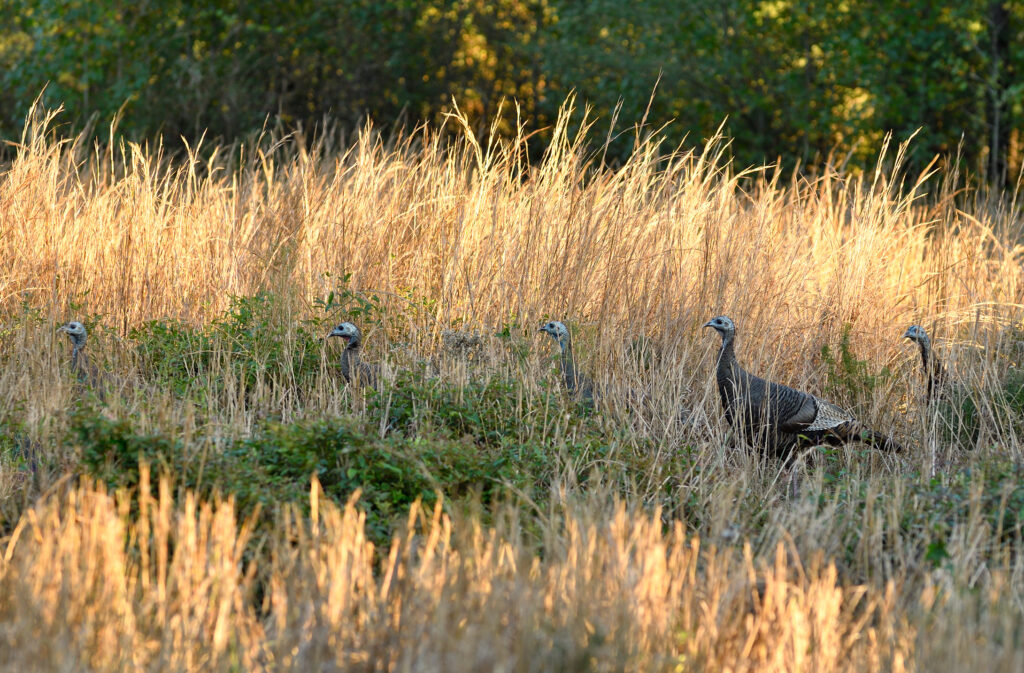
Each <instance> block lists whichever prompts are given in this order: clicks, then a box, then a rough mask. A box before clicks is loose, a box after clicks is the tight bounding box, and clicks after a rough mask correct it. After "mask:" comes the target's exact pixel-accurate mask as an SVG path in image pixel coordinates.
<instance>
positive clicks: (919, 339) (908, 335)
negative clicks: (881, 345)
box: [903, 325, 931, 348]
mask: <svg viewBox="0 0 1024 673" xmlns="http://www.w3.org/2000/svg"><path fill="white" fill-rule="evenodd" d="M903 338H904V339H910V340H911V341H913V342H914V343H916V344H918V345H920V346H924V347H925V348H927V347H928V346H929V345H931V339H929V338H928V333H927V332H925V331H924V328H923V327H921V326H920V325H911V326H910V327H908V328H907V331H906V332H904V333H903Z"/></svg>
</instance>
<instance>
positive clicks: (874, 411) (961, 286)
mask: <svg viewBox="0 0 1024 673" xmlns="http://www.w3.org/2000/svg"><path fill="white" fill-rule="evenodd" d="M569 118H570V117H569V115H568V112H567V114H566V115H565V116H564V117H563V119H562V122H561V123H560V125H559V126H558V127H557V128H556V129H555V130H554V133H553V141H552V143H551V146H550V148H549V149H548V150H547V152H546V154H545V155H544V158H543V160H541V161H536V160H535V161H532V162H531V161H529V160H528V155H529V142H530V141H529V131H530V130H531V129H527V128H524V129H521V132H520V134H519V136H518V137H517V138H514V139H512V140H510V141H507V142H503V143H498V142H494V143H492V144H481V143H479V142H478V141H477V140H476V139H475V136H474V134H473V132H472V131H471V130H470V127H469V125H467V124H466V123H465V122H464V120H462V119H460V118H459V117H457V116H455V117H452V118H451V119H450V121H449V125H448V126H447V127H446V128H444V129H437V128H425V129H419V130H417V131H415V132H412V133H408V134H404V135H394V136H386V137H383V136H381V135H379V134H377V133H375V132H374V130H373V129H372V128H366V129H364V130H363V131H362V132H361V133H359V134H355V135H351V136H345V135H342V134H340V133H324V134H322V135H321V136H320V139H319V140H318V141H316V142H309V141H308V140H307V139H305V138H303V137H302V136H301V135H291V136H278V135H275V134H273V133H268V134H266V135H265V136H263V137H260V138H254V139H253V140H252V142H250V143H245V144H238V145H234V146H225V147H222V148H218V149H216V151H215V150H214V149H212V148H210V147H199V148H195V151H194V152H193V153H191V154H189V155H180V156H179V155H175V156H164V153H163V152H162V150H161V149H160V148H159V147H152V146H148V147H140V146H135V145H130V144H125V143H116V144H114V145H110V146H106V145H102V146H89V145H88V144H87V143H85V142H82V141H81V140H80V139H79V140H78V141H75V140H74V139H72V140H69V141H60V140H58V137H57V135H56V133H55V132H54V131H53V129H54V128H55V126H54V120H53V118H52V117H47V116H45V115H38V116H34V117H32V118H30V119H29V122H28V123H27V125H26V131H25V136H24V138H23V139H22V143H21V145H20V147H19V148H18V149H17V152H16V156H15V158H14V160H13V162H12V163H10V164H9V165H7V166H5V167H3V172H2V173H0V323H2V324H0V664H2V665H3V667H4V668H5V669H6V670H19V671H31V670H47V671H49V670H76V671H80V670H90V671H91V670H95V671H122V670H182V671H207V670H230V671H238V670H245V671H249V670H267V671H284V670H296V671H310V670H366V671H385V670H387V671H392V670H393V671H450V672H457V671H482V670H502V671H591V670H593V671H673V672H676V671H708V670H714V671H718V670H721V671H759V672H760V671H876V670H878V671H928V672H936V671H957V672H959V671H963V670H977V671H1019V670H1022V669H1024V612H1022V611H1024V603H1022V599H1024V539H1022V534H1024V483H1022V476H1024V472H1022V471H1021V469H1020V464H1021V459H1022V446H1024V445H1022V441H1021V439H1022V437H1024V434H1022V432H1024V375H1022V374H1021V373H1020V371H1019V370H1020V368H1021V366H1022V362H1024V328H1022V325H1021V321H1022V317H1024V311H1022V304H1024V268H1022V266H1021V264H1022V261H1024V247H1022V246H1021V243H1022V242H1024V236H1022V233H1024V231H1022V230H1024V224H1022V219H1021V212H1020V208H1019V206H1018V204H1017V203H1016V201H1015V196H1016V195H1015V194H1012V193H1008V194H991V193H988V192H985V191H979V190H977V189H972V188H971V187H970V185H971V181H970V179H969V177H966V176H963V175H960V174H959V173H958V172H957V168H956V165H955V163H948V164H947V163H946V162H943V161H938V162H936V164H934V166H933V168H932V169H930V170H929V171H927V172H926V173H925V174H922V175H916V174H907V173H906V172H905V171H904V169H903V166H902V161H901V156H900V155H901V148H900V147H898V146H897V145H896V144H895V143H894V144H892V145H888V144H887V145H886V146H885V147H880V148H878V149H879V162H878V166H879V168H878V170H877V171H876V172H874V173H869V174H864V175H846V174H844V173H842V172H839V171H837V170H834V169H832V168H825V169H822V170H819V171H818V172H817V173H815V174H814V176H811V177H806V176H805V177H796V178H795V177H793V176H791V175H787V174H782V173H780V172H778V171H777V170H775V169H774V168H772V167H752V168H748V167H741V166H736V165H733V164H731V163H730V161H729V159H728V157H729V144H728V142H727V141H726V140H725V139H723V138H720V137H713V138H711V139H709V140H707V141H704V142H702V143H701V147H703V148H704V149H703V150H690V149H688V148H685V147H684V148H679V149H673V148H672V147H667V146H665V145H663V144H662V143H660V141H659V139H658V136H657V135H643V134H640V135H638V136H637V141H636V145H635V150H634V152H633V154H632V156H631V157H630V158H629V160H628V161H627V162H625V163H624V164H621V165H620V164H616V165H606V164H605V163H603V161H602V156H603V155H602V152H601V142H602V139H603V138H604V134H605V132H606V131H605V129H604V128H603V127H601V126H600V125H599V124H597V125H594V126H592V127H590V128H584V130H583V131H576V130H570V125H569V122H568V120H569ZM720 314H726V315H728V316H730V317H731V318H733V320H734V321H735V322H736V324H737V325H738V334H739V336H738V347H737V353H738V356H739V358H740V360H741V362H743V363H744V365H745V366H746V367H747V368H748V369H749V370H750V371H752V372H754V373H757V374H759V375H762V376H767V377H770V378H772V379H773V380H777V381H781V382H784V383H787V384H789V385H792V386H794V387H798V388H800V389H803V390H807V391H809V392H813V393H815V394H817V395H819V396H822V397H824V398H826V399H829V400H831V401H833V402H836V403H838V404H840V405H842V406H844V407H846V408H849V409H851V410H853V411H854V412H855V413H856V414H857V415H858V417H859V418H860V419H861V420H863V421H864V422H865V423H866V424H867V425H869V426H871V427H874V428H876V429H879V430H883V431H885V432H888V433H891V434H893V435H894V436H895V437H896V439H898V440H899V441H900V442H901V443H903V444H904V445H906V446H907V447H909V449H908V451H907V452H906V453H905V454H900V455H892V454H888V453H884V452H880V451H877V450H873V449H870V448H868V447H866V446H862V445H857V444H851V445H849V446H846V447H842V448H832V447H821V448H819V449H817V450H815V451H813V452H811V455H809V456H807V457H806V458H805V459H803V460H801V461H798V462H797V463H796V464H795V465H793V466H790V465H784V464H783V463H782V462H780V461H777V460H773V459H768V458H764V457H762V456H761V455H760V454H759V453H758V452H757V451H753V450H750V449H749V448H747V447H745V446H744V445H743V444H742V443H740V442H739V441H738V440H737V438H736V437H735V436H734V435H733V434H732V433H731V432H730V430H729V428H728V425H727V424H726V423H725V420H724V417H723V414H722V411H721V407H720V403H719V399H718V392H717V389H716V387H715V382H714V373H713V369H714V364H715V357H716V354H717V349H718V346H719V343H720V340H719V338H718V336H717V335H716V334H715V333H714V332H712V331H710V330H702V329H701V325H703V323H704V322H705V321H707V320H708V319H709V318H711V317H713V316H716V315H720ZM550 319H559V320H564V321H565V322H566V323H567V324H568V325H569V326H570V328H571V329H572V331H573V337H574V344H575V352H576V356H577V358H578V359H579V360H580V366H581V367H582V368H583V369H584V370H585V371H586V372H587V373H588V374H589V375H591V376H592V377H593V378H594V379H595V381H596V383H597V387H598V390H599V391H600V395H599V399H598V402H597V404H596V405H595V406H594V407H593V408H591V407H589V406H587V405H585V404H581V403H578V402H577V401H574V400H572V399H569V398H568V397H567V396H566V395H565V394H564V392H563V391H562V389H561V387H560V380H559V378H558V372H557V364H556V351H555V346H554V343H553V342H552V341H551V340H550V339H549V338H548V337H547V336H546V335H544V334H538V333H537V328H538V327H539V326H540V324H541V323H542V322H543V321H546V320H550ZM69 320H81V321H82V322H84V323H85V324H86V326H87V327H88V329H89V339H88V343H87V346H86V348H85V352H86V353H87V354H88V357H89V358H90V362H91V363H92V364H93V365H95V366H96V368H97V369H98V372H99V375H98V376H97V377H94V378H93V379H91V380H89V381H84V382H83V381H80V380H79V379H78V378H76V377H75V376H74V375H73V374H72V372H71V370H70V367H69V359H70V343H68V340H67V338H66V337H65V335H63V334H61V333H58V332H57V328H58V327H59V326H60V325H62V324H64V323H66V322H68V321H69ZM343 320H351V321H352V322H355V323H357V324H358V325H360V327H361V328H362V330H363V332H364V334H365V345H364V349H363V350H364V353H363V357H364V358H365V359H366V360H368V361H371V362H378V363H382V364H383V365H384V366H385V368H386V370H387V372H388V373H387V376H386V377H385V378H386V381H385V383H384V384H383V385H382V386H381V387H380V389H379V390H367V389H353V388H352V387H350V386H346V385H345V382H344V380H343V379H342V378H341V376H340V375H339V373H338V361H339V357H340V353H341V344H339V343H335V341H337V340H330V341H328V340H325V339H324V337H325V335H326V334H327V333H328V332H329V331H330V329H331V327H332V326H333V325H336V324H338V323H339V322H341V321H343ZM915 323H917V324H921V325H923V326H924V327H925V328H926V329H928V330H929V332H930V333H931V334H932V337H933V342H934V344H935V349H936V352H937V353H938V354H939V355H940V357H942V359H943V361H944V362H945V364H946V366H947V368H948V369H949V370H950V372H951V374H952V375H953V376H952V378H953V379H954V380H955V389H956V390H957V391H958V392H957V394H956V395H950V396H949V398H947V399H945V400H944V401H943V403H941V404H936V405H933V406H932V407H930V408H926V405H925V398H924V390H925V382H924V376H923V373H922V370H921V366H920V360H919V356H918V353H917V351H916V349H915V348H914V347H913V346H912V345H911V344H909V343H907V342H904V341H901V339H900V336H901V335H902V334H903V332H904V330H905V329H906V328H907V327H908V326H909V325H911V324H915ZM635 391H643V399H644V400H645V401H644V404H642V405H638V404H636V403H635V402H634V400H635V399H636V398H637V395H636V392H635ZM680 408H684V409H687V410H689V411H690V412H691V418H693V419H694V420H693V422H691V423H689V424H682V423H679V422H677V420H676V419H677V416H678V411H679V409H680Z"/></svg>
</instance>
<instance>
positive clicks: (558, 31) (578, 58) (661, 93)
mask: <svg viewBox="0 0 1024 673" xmlns="http://www.w3.org/2000/svg"><path fill="white" fill-rule="evenodd" d="M1022 31H1024V0H1022V1H1021V2H993V1H991V0H966V1H963V2H959V3H946V2H934V1H932V0H890V1H888V2H875V1H874V0H641V1H637V2H621V1H620V0H591V1H586V2H584V1H581V0H294V1H289V2H281V1H277V0H251V1H250V2H245V3H240V2H231V1H228V0H209V1H205V0H204V1H203V2H198V1H196V0H109V1H96V0H6V1H5V2H4V3H0V86H2V92H3V95H0V135H3V136H4V137H7V138H16V137H17V136H18V135H19V134H20V129H21V126H22V124H23V120H24V117H25V114H26V112H27V110H28V107H29V105H30V104H31V102H32V100H33V99H34V98H35V97H36V96H37V95H38V94H39V91H40V90H41V89H42V88H43V87H44V85H47V83H49V84H48V87H47V89H46V93H45V97H44V100H45V101H46V102H47V104H48V105H50V106H56V104H58V103H63V104H64V105H65V107H66V110H67V113H66V115H65V117H64V119H65V121H69V122H71V123H72V124H74V125H75V126H80V125H82V124H83V123H84V122H85V121H86V120H87V119H89V118H90V116H91V115H96V116H97V118H98V119H100V120H106V119H109V118H110V117H112V116H113V115H114V114H115V113H116V112H117V111H118V110H119V109H122V106H123V111H122V112H123V116H122V120H121V122H120V125H119V129H120V130H121V131H122V132H124V133H126V134H127V135H128V136H129V137H133V138H148V137H152V136H153V135H155V134H162V135H163V136H164V137H165V138H166V139H168V140H169V141H176V139H177V138H178V137H179V136H183V137H185V138H186V139H191V140H194V139H196V138H198V137H199V136H200V135H201V134H203V132H204V131H206V132H207V136H208V137H209V136H210V135H213V136H215V137H219V138H222V139H226V140H231V139H234V138H238V137H240V136H241V135H243V134H246V133H249V132H252V131H253V130H255V129H258V128H260V127H261V126H262V125H263V123H264V120H265V119H267V118H268V117H269V118H271V119H272V120H280V121H281V122H282V123H284V124H286V125H291V124H296V123H302V124H304V125H305V126H306V127H307V128H309V127H311V126H314V125H316V124H317V123H320V122H322V121H323V120H324V119H332V120H336V121H339V122H341V123H343V124H345V125H348V126H355V125H357V124H359V123H361V122H362V121H364V120H365V119H366V117H367V116H369V117H371V118H373V119H374V120H375V121H376V122H377V123H378V124H383V125H387V124H390V123H396V122H406V123H413V122H417V121H421V120H432V121H437V120H439V119H440V118H441V117H442V115H443V114H444V112H445V111H446V110H448V109H450V105H451V100H452V98H453V97H454V98H455V99H456V100H457V101H458V103H459V106H460V108H461V109H462V110H463V111H464V112H467V113H469V114H470V116H471V117H472V118H475V119H478V120H481V123H483V122H484V120H488V119H491V118H492V117H493V115H494V114H496V112H497V111H498V108H499V104H500V102H501V101H502V100H503V99H504V100H511V99H516V100H518V101H519V102H520V104H521V108H522V111H523V113H524V114H525V115H526V118H527V119H528V120H530V122H531V126H532V127H534V128H537V127H543V126H544V125H547V124H550V123H551V121H552V120H553V119H554V117H555V115H556V114H557V111H558V108H559V106H560V105H561V104H562V103H563V101H564V100H565V97H566V95H567V94H568V93H569V92H570V91H573V90H575V91H576V92H577V94H578V96H579V99H580V100H581V101H585V102H587V103H589V104H591V105H592V106H593V108H594V111H595V113H596V114H597V115H598V116H600V117H601V118H602V119H605V120H607V119H609V118H610V117H611V115H612V112H613V110H614V109H615V107H616V105H618V104H619V103H620V101H621V105H622V109H621V111H620V114H619V118H620V119H621V120H623V122H625V123H627V124H632V123H634V122H637V121H639V120H641V119H643V118H644V114H645V111H647V106H648V101H649V99H650V94H651V92H652V90H653V88H654V86H655V82H656V81H658V79H659V76H660V84H659V85H658V91H657V95H656V96H655V97H654V99H653V103H652V104H651V107H650V110H649V113H648V114H647V117H646V119H647V122H648V123H649V124H650V125H651V126H654V127H657V126H661V125H662V124H664V123H665V122H669V121H671V122H672V124H671V125H670V126H669V129H668V137H669V139H670V140H673V141H681V140H682V139H683V138H684V137H686V138H687V142H690V143H694V144H697V143H699V142H700V139H701V138H704V137H707V136H709V135H710V134H711V133H712V132H713V131H714V130H715V129H716V128H717V126H718V125H719V124H720V123H721V121H722V120H723V119H725V118H726V117H728V119H729V121H728V124H727V131H728V134H729V135H730V136H731V137H733V138H734V140H735V142H734V143H733V146H732V151H733V154H734V156H735V157H736V159H737V160H738V161H739V162H740V163H741V164H755V163H762V162H765V161H774V160H775V159H776V158H781V159H782V160H783V162H784V163H786V164H787V165H789V166H792V165H795V164H796V162H800V163H801V164H803V165H815V164H818V163H820V162H821V161H823V160H824V159H825V158H827V157H829V156H832V157H834V159H835V160H836V161H847V162H849V163H848V165H850V166H864V165H870V164H871V163H872V162H873V161H874V157H875V156H876V153H877V150H878V147H879V143H880V140H881V138H882V136H883V135H884V133H885V132H887V131H890V130H891V131H893V132H894V133H895V135H896V137H897V138H904V137H906V136H908V135H909V134H911V133H912V132H913V131H914V130H915V129H917V128H919V127H920V128H921V129H922V131H921V135H920V136H919V138H918V140H917V141H916V142H915V143H914V145H913V153H914V154H913V156H912V160H913V161H914V162H915V163H917V164H918V165H922V164H923V163H924V162H927V161H928V160H929V159H930V158H931V157H932V156H933V155H934V154H936V153H949V154H951V153H955V152H957V151H958V147H959V148H961V149H960V151H961V154H962V157H963V159H964V162H965V164H966V165H967V166H968V167H970V168H972V169H974V170H975V171H977V172H978V173H980V174H981V175H982V176H983V177H984V179H986V180H987V181H989V182H992V183H1000V182H1003V183H1005V182H1010V183H1013V182H1015V181H1016V178H1017V174H1018V172H1019V171H1020V166H1021V157H1022V147H1021V145H1022V142H1021V128H1022V125H1024V112H1022V104H1024V87H1022V84H1021V81H1020V77H1019V73H1020V70H1021V68H1022V66H1024V40H1022V39H1021V37H1022ZM505 114H506V116H507V118H508V119H507V123H506V125H505V126H504V128H506V129H507V128H509V124H511V123H512V119H513V117H512V115H514V111H513V110H512V109H511V108H510V107H508V108H506V110H505ZM961 143H962V147H961ZM625 150H626V144H625V143H623V151H625Z"/></svg>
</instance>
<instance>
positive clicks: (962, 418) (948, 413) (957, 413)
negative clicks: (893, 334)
mask: <svg viewBox="0 0 1024 673" xmlns="http://www.w3.org/2000/svg"><path fill="white" fill-rule="evenodd" d="M903 338H904V339H910V340H911V341H913V342H914V343H916V344H917V347H918V348H919V349H920V351H921V364H922V366H923V368H924V374H925V378H926V379H927V381H928V383H927V393H926V396H925V407H926V408H927V409H928V411H929V414H928V415H929V417H930V419H929V424H932V425H931V427H932V428H933V429H934V430H936V431H938V433H939V435H938V436H939V437H940V439H941V443H942V444H943V445H950V444H955V445H957V446H960V447H962V448H971V447H973V446H975V445H976V444H977V442H978V437H979V433H980V431H981V418H982V416H981V410H982V409H983V408H984V407H983V405H980V404H979V402H978V399H977V398H976V396H975V395H974V394H972V391H971V388H970V387H968V386H966V385H964V383H963V382H961V381H958V380H956V377H950V375H949V372H948V371H947V370H946V368H945V367H944V366H943V364H942V361H941V360H939V358H938V356H937V355H936V354H935V351H933V350H932V341H931V339H930V338H929V337H928V333H927V332H925V330H924V328H923V327H921V326H920V325H911V326H910V327H908V328H907V331H906V332H904V333H903Z"/></svg>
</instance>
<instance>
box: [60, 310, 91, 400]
mask: <svg viewBox="0 0 1024 673" xmlns="http://www.w3.org/2000/svg"><path fill="white" fill-rule="evenodd" d="M57 331H58V332H64V333H65V334H67V335H68V338H69V339H71V372H72V373H73V374H74V375H75V376H76V377H78V380H79V381H81V382H83V383H87V384H89V385H95V384H96V383H97V381H98V378H99V373H98V372H97V371H96V368H95V367H94V366H93V365H92V363H91V362H89V358H88V356H87V355H86V354H85V351H84V350H83V349H84V348H85V337H86V335H87V332H86V331H85V325H83V324H82V323H80V322H78V321H77V320H73V321H71V322H69V323H68V324H67V325H61V326H60V327H58V328H57Z"/></svg>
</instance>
